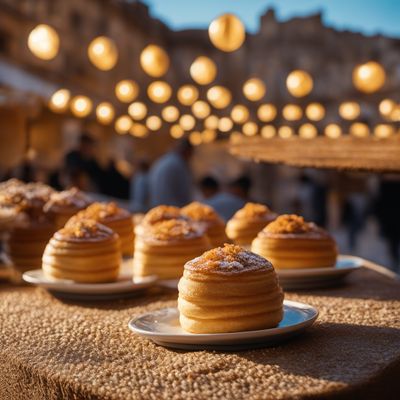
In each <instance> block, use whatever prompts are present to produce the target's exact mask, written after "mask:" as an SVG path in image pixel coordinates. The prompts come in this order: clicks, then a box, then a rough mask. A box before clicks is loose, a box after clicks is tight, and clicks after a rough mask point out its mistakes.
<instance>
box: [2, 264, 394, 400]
mask: <svg viewBox="0 0 400 400" xmlns="http://www.w3.org/2000/svg"><path fill="white" fill-rule="evenodd" d="M286 298H288V299H293V300H299V301H303V302H306V303H309V304H312V305H314V306H316V307H317V308H318V309H319V310H320V317H319V319H318V321H317V323H316V324H315V325H314V326H313V327H312V328H310V329H309V331H308V332H307V333H305V334H304V335H302V336H300V337H298V338H295V339H293V340H291V341H290V342H287V343H286V344H282V345H280V346H278V347H274V348H266V349H257V350H252V351H241V352H234V353H227V352H225V353H218V352H208V351H198V352H183V351H173V350H168V349H165V348H163V347H159V346H157V345H155V344H153V343H152V342H150V341H148V340H146V339H143V338H141V337H139V336H136V335H135V334H133V333H132V332H130V331H129V330H128V328H127V323H128V321H129V319H130V318H132V317H133V316H136V315H139V314H141V313H143V312H145V311H148V310H155V309H158V308H160V307H165V306H173V305H175V304H176V303H175V302H176V300H175V299H176V293H173V292H170V293H165V292H164V293H159V292H155V291H153V292H150V293H148V295H147V296H145V297H141V298H136V299H130V300H120V301H113V302H109V303H97V304H85V303H71V302H70V303H66V302H62V301H60V300H57V299H55V298H54V297H52V296H51V295H50V294H48V293H47V292H45V291H43V290H41V289H35V288H31V287H10V286H6V285H3V286H0V331H1V343H0V398H1V399H7V400H9V399H81V398H82V399H96V398H104V399H147V398H149V399H181V398H182V399H244V398H245V399H261V398H262V399H284V398H285V399H286V398H295V399H298V398H314V397H318V398H352V399H354V398H380V399H382V400H383V399H390V398H393V399H394V398H399V397H398V396H399V393H400V392H399V389H400V284H399V283H398V282H394V281H392V280H390V279H389V278H387V277H384V276H382V275H380V274H378V273H376V272H373V271H369V270H360V271H357V272H355V273H354V274H353V275H352V276H351V277H349V279H348V284H347V285H346V286H343V287H341V288H336V289H326V290H323V291H322V290H321V291H314V292H303V293H300V292H298V293H288V294H287V295H286Z"/></svg>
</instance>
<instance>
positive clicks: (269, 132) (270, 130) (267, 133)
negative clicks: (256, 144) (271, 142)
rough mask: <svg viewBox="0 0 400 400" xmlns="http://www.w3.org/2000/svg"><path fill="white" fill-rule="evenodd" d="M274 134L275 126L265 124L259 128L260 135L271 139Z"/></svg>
mask: <svg viewBox="0 0 400 400" xmlns="http://www.w3.org/2000/svg"><path fill="white" fill-rule="evenodd" d="M275 135H276V128H275V127H274V126H273V125H265V126H263V127H262V128H261V136H262V137H263V138H266V139H271V138H273V137H274V136H275Z"/></svg>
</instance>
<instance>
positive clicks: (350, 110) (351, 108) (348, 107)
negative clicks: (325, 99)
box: [339, 101, 361, 120]
mask: <svg viewBox="0 0 400 400" xmlns="http://www.w3.org/2000/svg"><path fill="white" fill-rule="evenodd" d="M360 113H361V108H360V105H359V104H358V103H356V102H355V101H346V102H343V103H342V104H340V106H339V115H340V116H341V117H342V118H343V119H347V120H352V119H356V118H357V117H358V116H359V115H360Z"/></svg>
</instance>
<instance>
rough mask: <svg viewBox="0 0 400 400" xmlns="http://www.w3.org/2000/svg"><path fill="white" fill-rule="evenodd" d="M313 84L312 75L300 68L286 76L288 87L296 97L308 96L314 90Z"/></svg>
mask: <svg viewBox="0 0 400 400" xmlns="http://www.w3.org/2000/svg"><path fill="white" fill-rule="evenodd" d="M313 86H314V83H313V79H312V77H311V75H310V74H309V73H308V72H306V71H302V70H300V69H297V70H294V71H292V72H291V73H290V74H289V75H288V77H287V78H286V87H287V89H288V91H289V93H290V94H291V95H292V96H294V97H304V96H307V95H308V94H309V93H310V92H311V91H312V89H313Z"/></svg>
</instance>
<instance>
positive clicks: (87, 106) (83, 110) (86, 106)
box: [71, 96, 93, 118]
mask: <svg viewBox="0 0 400 400" xmlns="http://www.w3.org/2000/svg"><path fill="white" fill-rule="evenodd" d="M92 108H93V104H92V100H90V99H89V97H86V96H75V97H74V98H73V99H72V100H71V111H72V114H74V115H75V116H76V117H80V118H83V117H86V116H88V115H89V114H90V113H91V111H92Z"/></svg>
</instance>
